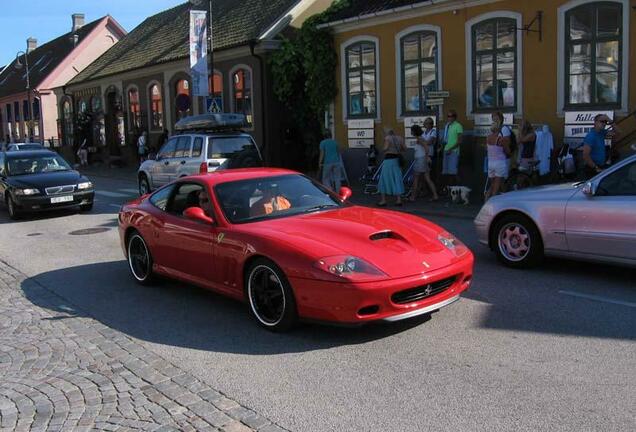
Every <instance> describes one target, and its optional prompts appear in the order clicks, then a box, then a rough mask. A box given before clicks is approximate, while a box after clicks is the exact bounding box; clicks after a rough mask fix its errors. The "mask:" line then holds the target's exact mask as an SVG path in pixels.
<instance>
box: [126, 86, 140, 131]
mask: <svg viewBox="0 0 636 432" xmlns="http://www.w3.org/2000/svg"><path fill="white" fill-rule="evenodd" d="M128 121H129V126H130V129H131V130H133V131H134V130H135V129H140V128H141V106H140V105H139V92H138V91H137V89H136V88H131V89H130V90H128Z"/></svg>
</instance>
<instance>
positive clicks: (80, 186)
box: [77, 181, 93, 190]
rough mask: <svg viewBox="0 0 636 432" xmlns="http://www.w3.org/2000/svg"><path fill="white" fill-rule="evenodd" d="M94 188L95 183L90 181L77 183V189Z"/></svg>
mask: <svg viewBox="0 0 636 432" xmlns="http://www.w3.org/2000/svg"><path fill="white" fill-rule="evenodd" d="M92 188H93V183H91V182H89V181H87V182H82V183H78V184H77V190H86V189H92Z"/></svg>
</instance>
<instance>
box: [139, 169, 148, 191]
mask: <svg viewBox="0 0 636 432" xmlns="http://www.w3.org/2000/svg"><path fill="white" fill-rule="evenodd" d="M148 193H150V182H149V181H148V177H146V175H145V174H142V175H141V177H139V195H140V196H142V195H146V194H148Z"/></svg>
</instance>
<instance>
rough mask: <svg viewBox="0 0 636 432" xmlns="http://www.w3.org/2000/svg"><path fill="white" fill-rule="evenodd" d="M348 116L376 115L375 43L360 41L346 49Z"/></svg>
mask: <svg viewBox="0 0 636 432" xmlns="http://www.w3.org/2000/svg"><path fill="white" fill-rule="evenodd" d="M345 57H346V60H345V61H346V70H347V76H346V81H347V117H350V118H356V117H362V118H364V117H367V118H368V117H375V116H376V94H377V85H376V67H375V66H376V61H377V59H376V58H375V44H374V43H373V42H360V43H356V44H353V45H350V46H349V47H347V49H346V53H345Z"/></svg>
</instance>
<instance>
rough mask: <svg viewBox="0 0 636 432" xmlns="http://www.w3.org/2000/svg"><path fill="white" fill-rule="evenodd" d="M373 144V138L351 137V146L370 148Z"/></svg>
mask: <svg viewBox="0 0 636 432" xmlns="http://www.w3.org/2000/svg"><path fill="white" fill-rule="evenodd" d="M372 145H373V140H372V139H350V140H349V148H367V149H368V148H369V147H370V146H372Z"/></svg>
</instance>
